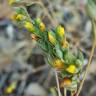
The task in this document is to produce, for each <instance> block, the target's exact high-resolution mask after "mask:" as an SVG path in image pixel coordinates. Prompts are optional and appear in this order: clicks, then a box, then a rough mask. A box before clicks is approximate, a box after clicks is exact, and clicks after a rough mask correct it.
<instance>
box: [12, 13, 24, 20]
mask: <svg viewBox="0 0 96 96" xmlns="http://www.w3.org/2000/svg"><path fill="white" fill-rule="evenodd" d="M11 19H12V20H14V21H16V20H18V21H20V20H23V19H24V15H22V14H14V15H12V17H11Z"/></svg>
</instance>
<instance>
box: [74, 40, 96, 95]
mask: <svg viewBox="0 0 96 96" xmlns="http://www.w3.org/2000/svg"><path fill="white" fill-rule="evenodd" d="M94 50H95V41H94V42H93V45H92V49H91V53H90V57H89V61H88V64H87V67H86V71H85V73H84V77H83V80H82V81H81V85H80V87H79V89H78V92H77V95H76V96H79V94H80V92H81V90H82V87H83V84H84V81H85V79H86V76H87V73H88V71H89V68H90V65H91V61H92V57H93V54H94Z"/></svg>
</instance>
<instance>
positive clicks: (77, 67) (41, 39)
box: [11, 8, 83, 90]
mask: <svg viewBox="0 0 96 96" xmlns="http://www.w3.org/2000/svg"><path fill="white" fill-rule="evenodd" d="M11 18H12V20H13V21H15V22H17V23H18V24H20V26H22V27H23V28H25V29H26V30H27V31H28V32H30V33H31V36H32V39H34V40H35V41H37V44H38V45H39V46H40V48H41V49H42V50H43V52H44V54H45V56H46V58H47V60H48V63H49V64H50V65H51V66H52V68H54V69H55V70H57V71H58V74H59V76H60V79H61V82H60V86H61V87H64V86H65V87H66V88H67V89H68V90H75V88H77V83H78V82H79V76H80V73H81V71H82V66H83V55H82V53H81V52H80V51H78V52H77V54H74V53H72V52H71V50H70V44H69V43H68V41H67V40H66V35H65V29H64V27H62V26H61V25H58V26H57V27H56V28H54V29H52V30H50V29H47V28H46V25H45V24H44V23H43V22H42V21H41V20H40V19H39V18H37V19H35V20H30V18H29V16H27V14H26V12H25V10H24V9H23V8H16V13H15V14H14V15H13V16H12V17H11Z"/></svg>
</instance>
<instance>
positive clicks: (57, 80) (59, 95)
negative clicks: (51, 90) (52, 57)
mask: <svg viewBox="0 0 96 96" xmlns="http://www.w3.org/2000/svg"><path fill="white" fill-rule="evenodd" d="M55 76H56V83H57V90H58V96H61V92H60V86H59V79H58V74H57V71H56V70H55Z"/></svg>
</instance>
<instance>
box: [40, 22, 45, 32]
mask: <svg viewBox="0 0 96 96" xmlns="http://www.w3.org/2000/svg"><path fill="white" fill-rule="evenodd" d="M39 28H40V30H41V31H42V32H43V31H45V24H44V23H43V22H41V23H40V25H39Z"/></svg>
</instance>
